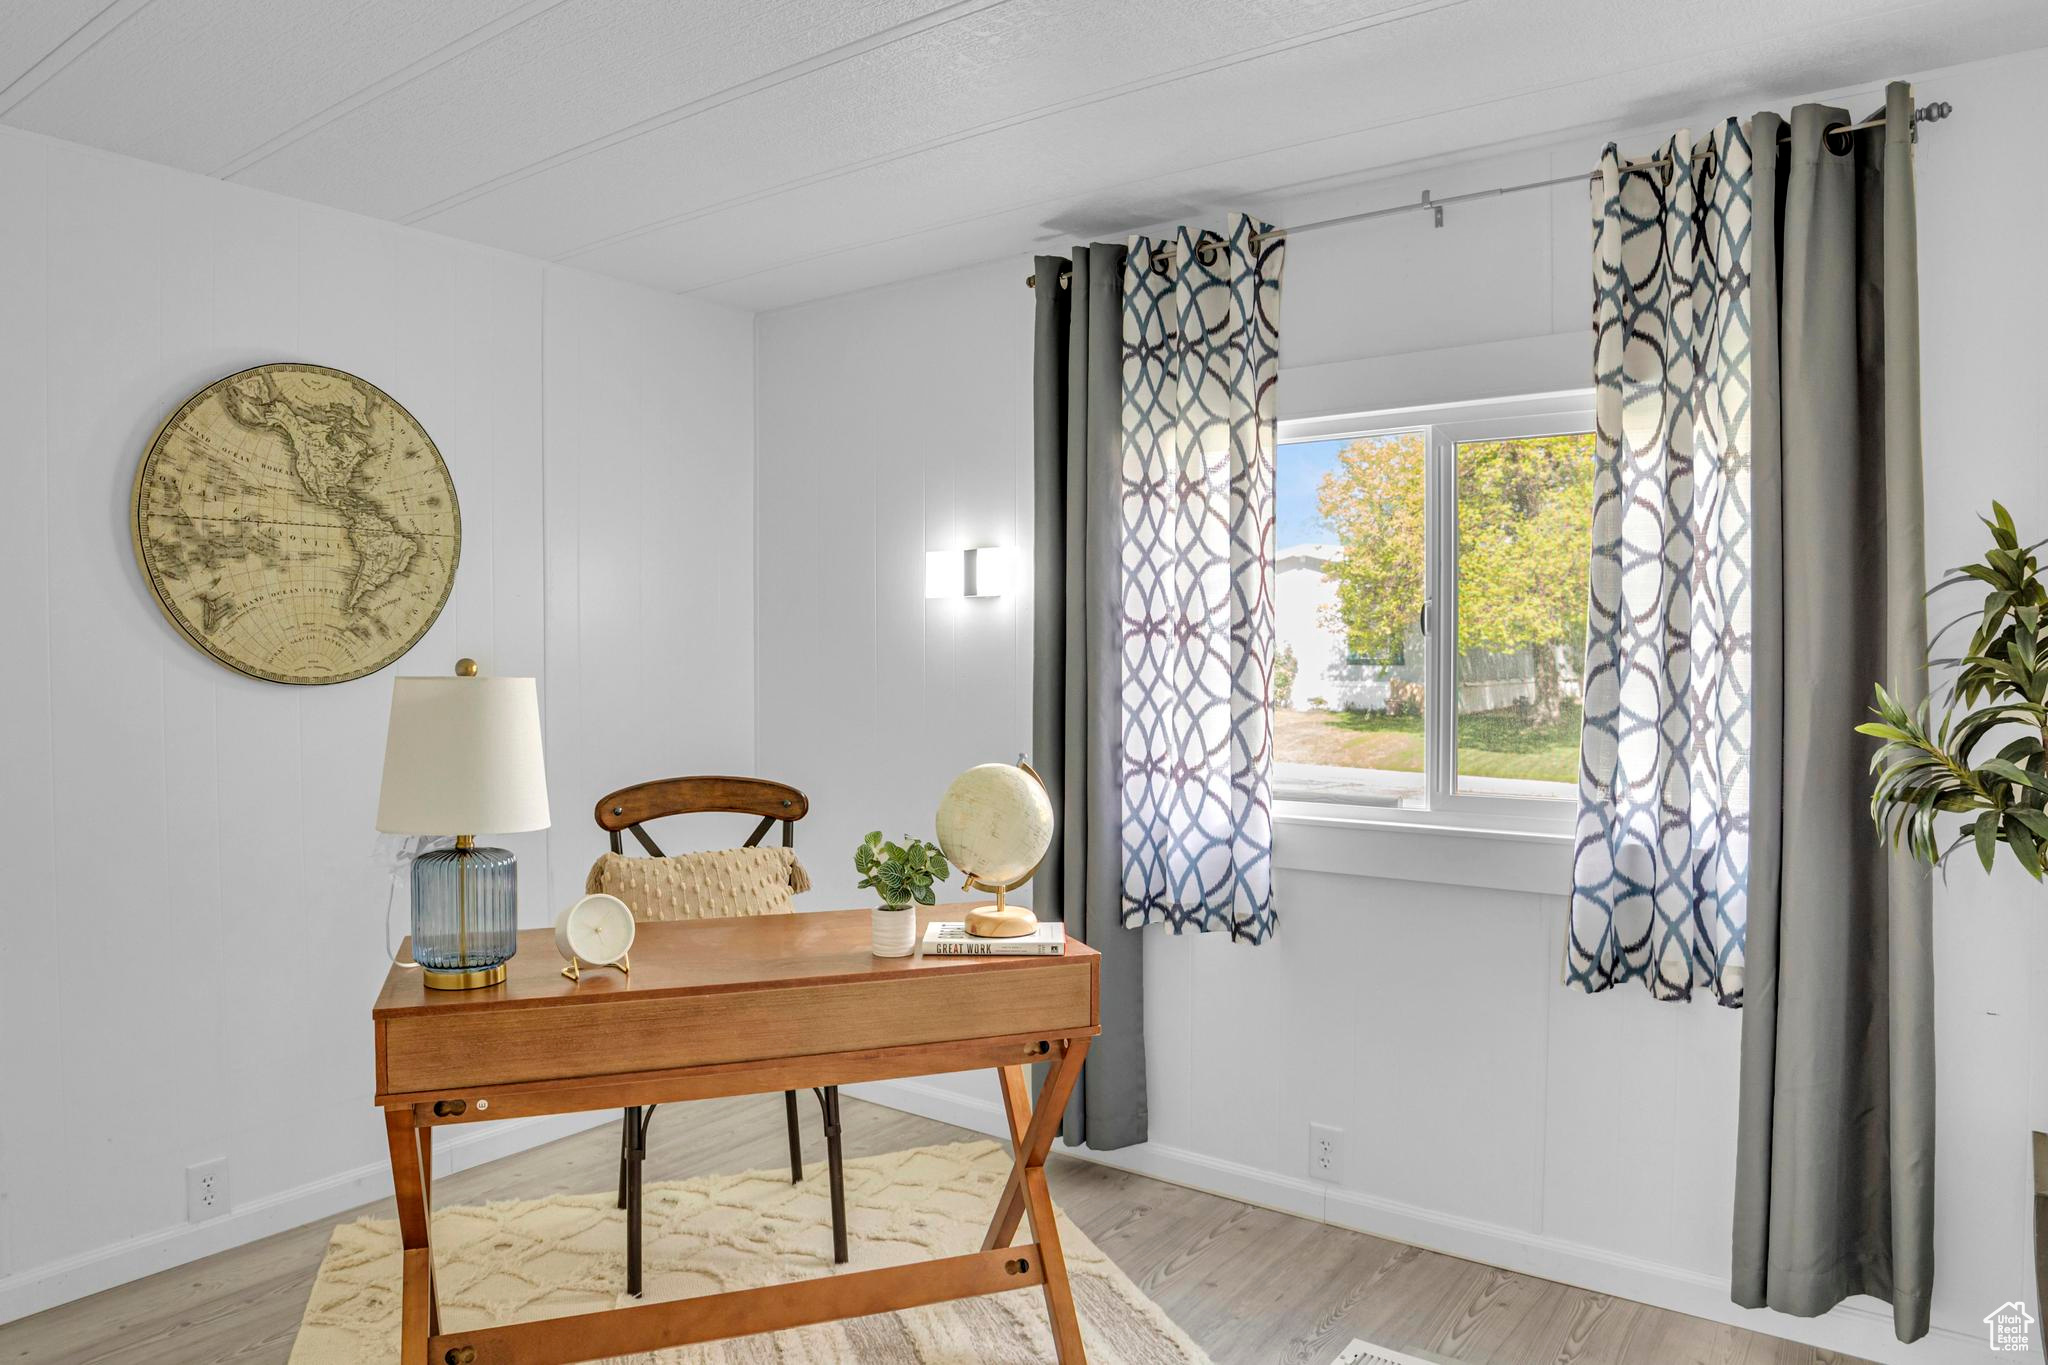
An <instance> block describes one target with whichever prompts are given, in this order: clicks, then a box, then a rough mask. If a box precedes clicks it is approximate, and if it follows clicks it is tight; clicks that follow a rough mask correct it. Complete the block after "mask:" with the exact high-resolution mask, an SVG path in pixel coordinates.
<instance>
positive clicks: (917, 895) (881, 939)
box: [853, 830, 953, 957]
mask: <svg viewBox="0 0 2048 1365" xmlns="http://www.w3.org/2000/svg"><path fill="white" fill-rule="evenodd" d="M853 870H854V871H856V872H858V873H860V876H861V881H860V885H861V888H862V889H863V890H872V891H873V892H875V894H877V895H879V896H880V897H881V898H882V903H881V904H880V905H878V906H876V907H875V908H874V909H873V910H872V911H870V912H869V924H870V933H871V935H872V938H873V951H874V954H875V956H876V957H909V956H910V954H911V953H912V952H913V951H915V950H916V948H917V910H916V907H917V906H920V905H931V904H933V903H934V902H935V901H936V900H937V897H936V896H934V895H933V894H932V888H933V887H934V886H937V885H941V884H943V883H944V882H945V880H946V878H948V877H950V876H952V875H953V869H952V868H950V867H948V866H947V865H946V857H945V855H944V854H942V853H940V852H939V850H938V847H937V846H936V845H933V844H928V843H926V842H925V841H924V840H922V839H913V838H911V837H910V836H908V835H905V836H904V838H903V842H902V843H900V844H898V843H893V842H891V843H884V842H883V841H882V831H880V830H876V831H875V832H874V833H872V834H870V835H868V837H867V838H865V839H863V840H861V842H860V845H859V847H857V848H855V849H854V850H853Z"/></svg>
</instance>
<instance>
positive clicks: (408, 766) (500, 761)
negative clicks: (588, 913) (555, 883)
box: [377, 659, 548, 991]
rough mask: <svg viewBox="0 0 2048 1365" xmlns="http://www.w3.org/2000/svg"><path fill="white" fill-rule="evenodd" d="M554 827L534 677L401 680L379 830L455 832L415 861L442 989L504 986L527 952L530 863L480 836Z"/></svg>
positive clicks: (431, 965) (427, 966) (472, 674)
mask: <svg viewBox="0 0 2048 1365" xmlns="http://www.w3.org/2000/svg"><path fill="white" fill-rule="evenodd" d="M547 827H548V783H547V773H546V769H545V767H544V765H543V763H542V759H541V738H540V701H539V694H538V692H537V691H536V690H535V688H534V683H533V679H531V678H480V677H478V676H477V673H476V661H475V660H473V659H464V660H462V661H461V662H459V663H457V664H456V665H455V676H454V677H452V678H394V679H393V680H392V685H391V729H390V731H389V732H388V734H387V735H386V736H385V740H384V786H383V791H382V793H381V794H380V795H379V797H378V799H377V828H378V829H380V830H382V831H384V832H385V833H386V834H453V835H454V836H455V847H453V848H443V849H435V850H433V851H432V852H429V853H422V854H420V855H419V856H418V857H417V858H414V859H413V863H412V958H413V961H414V962H417V963H418V964H419V966H420V975H421V977H422V978H423V979H424V981H425V983H426V984H427V985H428V986H429V987H431V988H433V989H434V990H443V991H451V990H468V989H471V988H473V987H477V986H495V985H497V984H498V983H499V982H501V981H503V980H504V979H505V963H506V962H507V961H509V960H510V959H511V957H512V955H513V954H514V953H515V952H517V951H518V950H519V937H518V935H519V871H518V868H519V864H518V860H517V859H515V858H514V857H513V856H512V852H511V850H509V849H503V848H478V847H477V846H476V834H477V832H478V831H484V832H487V833H493V834H511V833H514V832H517V831H520V830H530V829H546V828H547Z"/></svg>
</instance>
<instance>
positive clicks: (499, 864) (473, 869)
mask: <svg viewBox="0 0 2048 1365" xmlns="http://www.w3.org/2000/svg"><path fill="white" fill-rule="evenodd" d="M518 951H519V863H518V860H517V859H516V858H514V857H513V856H512V853H511V851H510V850H508V849H502V848H476V847H473V846H470V845H469V843H468V841H467V840H464V841H460V842H458V843H457V845H456V846H455V847H454V848H442V849H435V850H434V851H433V852H431V853H422V854H421V855H420V856H419V857H417V858H415V859H413V863H412V960H413V961H414V962H417V963H418V964H419V965H420V977H421V979H422V981H423V982H424V983H425V984H426V986H427V987H428V988H430V989H432V990H438V991H460V990H474V989H475V988H477V987H479V986H495V985H497V984H498V983H499V982H501V981H503V980H504V979H505V964H506V962H508V961H510V960H511V958H512V955H513V954H514V953H516V952H518Z"/></svg>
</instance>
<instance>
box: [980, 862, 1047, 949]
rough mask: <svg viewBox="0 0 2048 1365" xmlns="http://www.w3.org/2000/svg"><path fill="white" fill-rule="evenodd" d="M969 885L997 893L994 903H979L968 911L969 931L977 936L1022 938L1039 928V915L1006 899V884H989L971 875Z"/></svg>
mask: <svg viewBox="0 0 2048 1365" xmlns="http://www.w3.org/2000/svg"><path fill="white" fill-rule="evenodd" d="M967 885H968V886H969V887H975V886H979V887H981V889H982V890H984V891H993V892H995V893H996V903H995V904H994V905H977V906H975V907H974V908H973V909H972V910H969V911H968V912H967V932H968V933H970V934H972V935H973V936H974V937H976V938H1022V937H1023V936H1024V935H1026V934H1029V933H1031V932H1032V931H1034V930H1035V929H1037V928H1038V916H1037V915H1035V914H1033V913H1032V912H1031V911H1030V910H1029V909H1027V908H1025V907H1024V906H1013V905H1011V904H1010V903H1009V902H1008V901H1007V900H1005V899H1004V893H1005V892H1006V891H1008V890H1009V888H1008V887H1005V886H987V885H984V884H983V883H981V882H978V881H976V880H975V879H974V878H972V877H970V878H968V879H967Z"/></svg>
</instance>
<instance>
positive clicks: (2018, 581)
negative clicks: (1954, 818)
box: [1856, 502, 2048, 881]
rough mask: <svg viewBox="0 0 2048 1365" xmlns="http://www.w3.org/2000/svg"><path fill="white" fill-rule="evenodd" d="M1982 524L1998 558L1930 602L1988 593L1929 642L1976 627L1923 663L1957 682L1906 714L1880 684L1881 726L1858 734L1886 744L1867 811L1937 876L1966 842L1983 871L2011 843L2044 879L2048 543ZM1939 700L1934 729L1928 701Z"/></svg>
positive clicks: (1996, 519)
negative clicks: (2043, 552) (1954, 824)
mask: <svg viewBox="0 0 2048 1365" xmlns="http://www.w3.org/2000/svg"><path fill="white" fill-rule="evenodd" d="M1981 520H1983V522H1984V525H1985V526H1986V527H1987V528H1988V529H1989V530H1990V532H1991V539H1992V548H1991V549H1990V550H1989V551H1987V552H1986V554H1985V556H1984V558H1983V559H1982V560H1981V561H1979V562H1978V563H1975V564H1965V565H1962V566H1961V567H1959V568H1957V569H1956V570H1955V571H1954V573H1953V575H1952V576H1950V577H1948V578H1945V579H1943V580H1942V581H1941V582H1940V583H1937V584H1935V586H1934V589H1933V591H1931V592H1930V593H1929V594H1928V596H1929V597H1930V598H1931V597H1933V596H1934V595H1935V594H1936V593H1939V592H1941V591H1942V590H1943V589H1945V588H1950V587H1955V586H1958V585H1963V584H1967V583H1971V582H1977V583H1981V584H1983V585H1984V588H1985V592H1984V600H1983V603H1982V604H1981V605H1980V606H1978V607H1975V608H1972V609H1971V610H1970V611H1968V612H1965V613H1964V614H1962V615H1961V616H1958V617H1957V618H1955V619H1954V620H1952V621H1950V622H1949V623H1948V624H1947V625H1945V626H1943V627H1942V628H1941V629H1940V630H1938V631H1936V632H1935V635H1934V641H1933V642H1932V643H1938V642H1939V641H1940V639H1941V637H1942V636H1944V635H1946V634H1947V633H1948V632H1949V631H1950V630H1952V629H1954V628H1955V627H1956V626H1959V625H1963V624H1965V623H1967V622H1972V621H1974V622H1976V629H1975V631H1974V632H1973V633H1972V635H1971V637H1970V644H1969V648H1968V650H1967V651H1966V652H1965V653H1963V654H1962V655H1960V656H1958V657H1952V658H1932V657H1930V658H1929V660H1928V662H1929V663H1930V664H1931V665H1940V666H1948V667H1951V668H1953V669H1954V670H1955V671H1954V674H1953V676H1952V677H1951V678H1950V679H1949V681H1948V683H1947V684H1946V686H1945V687H1944V688H1942V689H1940V690H1939V691H1937V692H1936V693H1935V696H1934V697H1931V698H1929V700H1928V701H1923V702H1922V703H1920V705H1919V706H1917V707H1913V708H1911V709H1909V708H1908V707H1906V706H1905V705H1904V704H1903V703H1901V702H1900V701H1899V700H1898V699H1897V698H1895V697H1893V696H1892V695H1891V694H1890V693H1888V692H1886V691H1885V689H1884V687H1883V686H1882V685H1880V686H1879V687H1878V688H1877V701H1876V704H1875V705H1874V706H1872V707H1871V710H1872V712H1874V713H1875V714H1876V716H1877V720H1875V721H1872V722H1870V723H1868V724H1864V725H1859V726H1857V727H1856V729H1857V731H1858V732H1859V733H1861V734H1866V735H1871V736H1873V737H1875V738H1877V739H1881V740H1883V741H1884V744H1883V746H1882V747H1881V748H1879V749H1878V751H1877V754H1876V756H1875V757H1874V758H1872V759H1871V764H1870V766H1871V770H1872V771H1873V772H1875V773H1876V774H1877V789H1876V792H1875V794H1874V795H1873V796H1872V797H1871V802H1870V809H1871V818H1872V819H1874V820H1876V821H1877V827H1878V829H1879V830H1881V831H1883V832H1884V834H1885V835H1886V836H1887V837H1888V838H1889V839H1890V840H1891V842H1892V845H1893V847H1895V848H1896V847H1899V846H1901V845H1903V846H1905V847H1906V848H1908V849H1910V850H1911V851H1912V853H1913V856H1915V857H1916V858H1919V859H1921V860H1922V861H1924V862H1927V863H1931V864H1933V865H1935V866H1937V867H1938V866H1940V865H1942V863H1943V862H1944V861H1945V860H1946V859H1947V858H1948V855H1949V854H1951V853H1953V852H1954V851H1955V850H1956V849H1957V848H1959V847H1961V846H1962V845H1963V844H1966V843H1967V844H1971V845H1973V846H1974V847H1975V849H1976V851H1977V857H1978V858H1979V860H1981V861H1982V862H1983V864H1984V870H1985V871H1987V872H1988V871H1990V870H1991V868H1992V865H1993V864H1994V862H1995V861H1996V859H1997V856H1998V846H1999V845H2000V844H2004V845H2006V846H2007V847H2008V848H2010V849H2011V850H2012V852H2013V856H2014V857H2015V858H2017V859H2018V860H2019V864H2020V866H2021V867H2023V868H2025V869H2026V871H2027V875H2028V876H2030V877H2032V878H2033V879H2034V880H2035V881H2040V880H2041V875H2042V858H2043V855H2044V849H2043V845H2048V752H2044V745H2048V632H2044V630H2043V627H2044V625H2048V622H2044V620H2043V617H2044V616H2048V588H2044V587H2043V585H2042V582H2041V574H2040V563H2039V561H2038V560H2037V559H2036V558H2035V556H2034V551H2036V550H2038V549H2039V548H2041V546H2042V545H2048V541H2036V542H2035V543H2034V544H2032V545H2029V546H2026V547H2024V548H2022V547H2021V545H2020V541H2019V534H2018V532H2017V531H2016V530H2015V529H2014V528H2013V523H2012V516H2011V514H2010V513H2008V512H2007V511H2006V510H2005V508H2003V507H2001V506H2000V505H1999V504H1997V503H1995V502H1994V503H1992V504H1991V515H1990V516H1989V517H1985V518H1982V519H1981ZM1929 653H1930V655H1931V654H1932V653H1933V650H1932V648H1930V650H1929ZM1944 695H1945V700H1944V701H1943V704H1942V708H1941V713H1940V719H1939V720H1938V721H1937V720H1936V719H1934V712H1933V702H1934V701H1935V700H1937V699H1941V698H1943V697H1944ZM1994 738H1996V739H1999V740H2003V741H2004V742H2003V744H2002V745H2001V747H2000V748H1999V750H1998V752H1997V754H1996V756H1995V757H1991V758H1985V759H1982V760H1979V759H1978V757H1977V754H1978V751H1979V750H1980V749H1981V748H1983V747H1984V746H1985V745H1987V744H1988V743H1989V742H1990V741H1991V740H1993V739H1994ZM1941 815H1959V816H1962V817H1964V818H1963V822H1962V826H1961V831H1960V833H1958V834H1957V836H1956V837H1955V838H1954V839H1953V840H1952V841H1951V842H1950V843H1949V844H1948V845H1947V847H1942V846H1941V842H1940V837H1939V836H1938V834H1937V833H1936V830H1935V819H1936V817H1937V816H1941Z"/></svg>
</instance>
